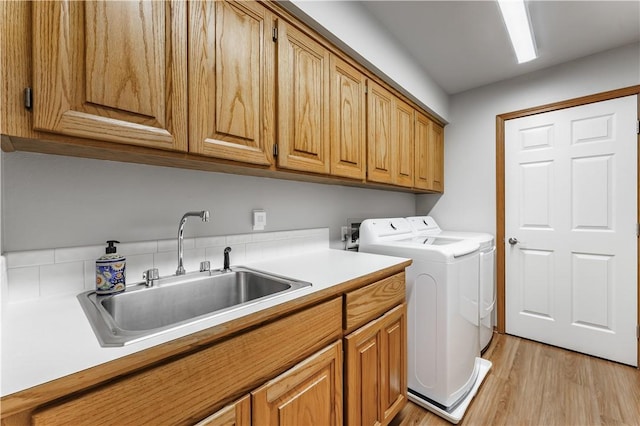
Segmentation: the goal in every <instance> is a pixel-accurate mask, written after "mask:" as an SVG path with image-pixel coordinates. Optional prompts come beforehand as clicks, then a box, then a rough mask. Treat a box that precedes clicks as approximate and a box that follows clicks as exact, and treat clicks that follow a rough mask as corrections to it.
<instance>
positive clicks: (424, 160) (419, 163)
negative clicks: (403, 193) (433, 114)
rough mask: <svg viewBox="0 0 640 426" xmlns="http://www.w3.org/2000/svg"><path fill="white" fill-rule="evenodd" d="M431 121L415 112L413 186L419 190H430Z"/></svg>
mask: <svg viewBox="0 0 640 426" xmlns="http://www.w3.org/2000/svg"><path fill="white" fill-rule="evenodd" d="M430 132H431V120H429V118H427V116H425V115H424V114H420V113H419V112H416V121H415V141H416V143H415V164H414V173H415V180H414V182H413V185H414V186H415V187H416V188H419V189H430V186H429V173H430V167H429V163H428V159H429V135H430Z"/></svg>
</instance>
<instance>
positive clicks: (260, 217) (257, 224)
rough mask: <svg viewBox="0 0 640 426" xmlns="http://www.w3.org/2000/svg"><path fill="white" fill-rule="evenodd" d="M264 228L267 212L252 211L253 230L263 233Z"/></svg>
mask: <svg viewBox="0 0 640 426" xmlns="http://www.w3.org/2000/svg"><path fill="white" fill-rule="evenodd" d="M265 226H267V212H266V211H264V210H254V211H253V230H254V231H263V230H264V227H265Z"/></svg>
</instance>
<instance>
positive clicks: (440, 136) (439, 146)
mask: <svg viewBox="0 0 640 426" xmlns="http://www.w3.org/2000/svg"><path fill="white" fill-rule="evenodd" d="M429 143H430V146H431V148H430V150H429V153H430V159H429V165H430V168H431V174H430V182H431V188H430V189H432V190H434V191H437V192H443V191H444V129H443V128H442V126H439V125H437V124H435V123H434V124H433V125H432V126H431V137H430V138H429Z"/></svg>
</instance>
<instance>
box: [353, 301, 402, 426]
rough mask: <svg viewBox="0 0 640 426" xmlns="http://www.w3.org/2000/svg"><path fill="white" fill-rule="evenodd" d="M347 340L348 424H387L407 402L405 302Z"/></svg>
mask: <svg viewBox="0 0 640 426" xmlns="http://www.w3.org/2000/svg"><path fill="white" fill-rule="evenodd" d="M345 341H346V355H345V357H346V362H345V365H346V366H345V369H346V380H347V383H346V404H347V409H346V413H347V424H348V425H386V424H388V423H389V422H390V421H391V420H392V419H393V417H394V416H395V415H396V414H398V413H399V412H400V410H401V409H402V408H403V407H404V406H405V405H406V403H407V327H406V304H402V305H400V306H397V307H395V308H394V309H392V310H391V311H389V312H388V313H386V314H385V315H383V316H382V317H380V318H378V319H377V320H374V321H371V322H370V323H368V324H367V325H365V326H363V327H361V328H359V329H358V330H356V331H355V332H353V333H351V334H349V335H348V336H347V337H346V338H345Z"/></svg>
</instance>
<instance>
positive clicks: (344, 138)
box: [330, 55, 366, 179]
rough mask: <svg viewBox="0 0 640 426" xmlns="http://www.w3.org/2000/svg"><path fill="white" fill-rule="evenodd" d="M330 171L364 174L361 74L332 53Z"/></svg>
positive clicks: (349, 174) (360, 176)
mask: <svg viewBox="0 0 640 426" xmlns="http://www.w3.org/2000/svg"><path fill="white" fill-rule="evenodd" d="M330 64H331V94H330V96H331V174H332V175H334V176H342V177H347V178H354V179H364V178H365V173H366V156H365V153H366V145H365V144H366V133H365V131H366V130H365V123H366V119H365V112H366V110H365V108H366V107H365V95H364V93H365V84H366V79H365V77H364V75H363V74H362V73H361V72H360V71H358V70H357V69H356V68H354V67H353V66H352V65H350V64H348V63H347V62H345V61H343V60H342V59H340V58H338V57H336V56H335V55H331V62H330Z"/></svg>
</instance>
